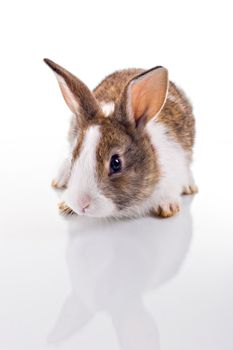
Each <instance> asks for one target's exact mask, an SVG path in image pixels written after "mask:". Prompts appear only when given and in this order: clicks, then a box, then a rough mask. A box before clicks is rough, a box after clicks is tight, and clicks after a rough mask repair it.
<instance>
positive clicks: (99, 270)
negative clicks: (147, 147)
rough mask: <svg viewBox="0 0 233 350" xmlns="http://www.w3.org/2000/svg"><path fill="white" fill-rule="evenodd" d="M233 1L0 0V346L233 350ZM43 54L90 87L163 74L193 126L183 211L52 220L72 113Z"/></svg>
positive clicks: (6, 348)
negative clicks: (155, 70)
mask: <svg viewBox="0 0 233 350" xmlns="http://www.w3.org/2000/svg"><path fill="white" fill-rule="evenodd" d="M231 5H232V4H231V1H226V0H223V1H193V2H191V1H162V0H161V1H147V0H145V1H140V2H139V1H132V2H131V1H128V2H126V1H122V0H118V1H116V2H111V1H103V0H100V1H92V2H91V1H82V2H81V1H69V0H68V1H44V0H41V1H26V0H21V1H5V2H4V3H3V2H2V3H1V5H0V35H1V41H0V43H1V44H0V48H1V54H0V62H1V65H0V120H1V124H0V160H1V163H0V164H1V171H0V179H1V204H0V208H1V209H0V348H1V349H4V350H15V349H17V350H21V349H22V350H29V349H30V350H31V349H33V350H37V349H41V350H42V349H50V348H51V349H52V348H54V343H55V344H57V345H58V348H59V349H62V350H63V349H69V350H71V349H78V348H79V349H84V350H85V349H101V350H105V349H110V348H111V349H114V350H115V349H123V350H131V349H134V350H139V349H144V348H147V349H161V350H184V349H185V350H187V349H189V350H194V349H195V350H196V349H199V350H209V349H211V350H217V349H221V350H232V349H233V326H232V325H233V255H232V251H233V219H232V216H233V214H232V209H233V206H232V203H233V201H232V177H233V170H232V169H233V167H232V159H233V157H232V151H233V140H232V127H233V122H232V114H233V112H232V78H233V68H232V62H233V54H232V32H233V25H232V9H231ZM44 57H48V58H51V59H53V60H54V61H55V62H57V63H59V64H61V65H63V66H64V67H66V68H67V69H69V70H70V71H71V72H73V73H74V74H76V75H77V76H78V77H79V78H81V79H82V80H83V81H84V82H85V83H86V84H87V85H88V86H89V87H91V88H93V87H94V86H95V85H96V84H97V83H98V82H99V81H100V80H101V79H102V78H103V77H104V76H105V75H107V74H109V73H111V72H112V71H114V70H116V69H120V68H127V67H142V68H151V67H154V66H156V65H163V66H165V67H167V68H168V69H169V72H170V78H171V79H172V80H174V81H175V82H176V83H177V84H178V85H180V86H182V87H183V88H184V89H185V91H186V92H187V94H188V96H190V99H191V101H192V103H193V105H194V111H195V115H196V120H197V140H196V147H195V162H194V167H193V169H194V175H195V178H196V182H197V184H198V185H199V188H200V193H199V194H198V195H197V196H196V197H195V198H194V201H193V203H192V205H191V209H190V208H189V206H190V204H189V203H188V202H189V200H188V199H186V201H185V202H184V210H183V212H182V213H181V214H180V216H177V217H176V218H172V219H169V220H167V221H162V222H161V221H159V220H156V219H154V220H151V219H149V218H148V219H141V220H138V221H136V222H129V223H119V224H118V225H119V226H116V227H115V226H114V227H105V226H101V224H96V223H95V222H94V226H93V227H92V224H93V223H92V221H88V222H83V221H80V222H78V223H68V222H65V221H64V220H62V219H61V218H60V217H59V216H58V214H57V207H56V203H57V201H58V198H57V195H56V194H55V193H54V192H53V191H52V190H51V189H50V187H49V185H50V181H51V179H52V177H53V174H54V171H55V169H56V166H57V162H58V161H59V160H60V158H61V157H62V155H61V153H62V151H63V148H64V145H65V137H66V131H67V128H68V120H69V111H68V109H67V107H66V105H65V103H64V101H63V99H62V97H61V95H60V91H59V89H58V86H57V82H56V81H55V79H54V76H53V75H52V73H51V72H50V71H49V69H48V68H47V67H46V66H45V65H44V63H43V62H42V59H43V58H44ZM190 211H191V214H190ZM82 225H83V226H84V228H83V229H82ZM85 225H86V226H85ZM98 225H99V226H98ZM73 226H74V227H73ZM85 227H86V228H85ZM82 230H84V231H85V232H83V233H85V234H83V235H82V234H81V233H82ZM142 231H143V234H142ZM72 232H75V234H74V236H73V235H72ZM152 247H153V249H154V250H153V249H152ZM182 262H183V265H182V266H181V263H182ZM178 270H179V272H178ZM172 277H174V278H173V279H172ZM168 280H169V281H168ZM165 281H167V283H166V284H164V282H165ZM158 287H160V288H158ZM135 291H136V292H135ZM69 295H71V297H70V298H68V296H69ZM77 295H81V299H82V300H84V304H85V303H86V304H87V305H88V310H89V311H90V310H91V311H90V315H89V318H88V320H87V323H88V321H89V323H88V324H87V325H86V327H85V328H84V329H83V330H81V331H78V328H80V327H79V324H81V323H82V322H84V320H85V317H87V315H86V313H85V312H86V311H85V310H83V304H82V303H81V304H80V301H78V298H77ZM142 298H143V302H144V304H143V303H141V304H140V302H139V299H140V300H142ZM63 304H64V308H63V311H61V313H60V316H59V312H60V310H61V307H62V305H63ZM79 304H80V305H79ZM85 315H86V316H85ZM94 316H95V317H94ZM56 320H57V325H56V326H55V328H54V324H56ZM52 330H53V331H52ZM71 333H74V334H73V335H72V336H71V337H70V336H69V335H70V334H71ZM49 334H50V335H49ZM61 339H63V340H61Z"/></svg>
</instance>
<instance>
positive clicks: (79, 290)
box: [49, 198, 192, 350]
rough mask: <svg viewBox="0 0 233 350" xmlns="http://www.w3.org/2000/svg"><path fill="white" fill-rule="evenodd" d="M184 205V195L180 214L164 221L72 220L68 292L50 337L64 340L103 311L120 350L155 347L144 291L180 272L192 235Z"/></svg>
mask: <svg viewBox="0 0 233 350" xmlns="http://www.w3.org/2000/svg"><path fill="white" fill-rule="evenodd" d="M189 205H190V199H189V198H186V199H185V201H184V210H183V212H182V213H181V215H179V216H176V217H173V218H171V219H169V220H166V221H164V220H159V219H158V220H155V219H152V218H141V219H137V220H135V221H119V222H102V221H99V220H98V219H92V220H90V219H88V221H86V219H85V218H78V219H75V220H73V219H72V220H71V221H70V222H69V233H70V242H69V246H68V255H67V260H68V266H69V270H70V278H71V284H72V292H71V295H70V296H69V297H68V298H67V299H66V301H65V302H64V305H63V307H62V310H61V312H60V315H59V317H58V320H57V322H56V325H55V327H54V329H53V331H52V332H51V334H50V336H49V340H50V341H53V342H57V341H59V340H62V339H65V338H68V337H69V336H70V335H71V334H72V333H74V332H76V331H78V330H79V329H80V328H81V327H82V326H84V325H85V324H87V323H88V322H89V321H90V320H91V319H92V318H93V317H94V315H95V314H96V313H97V312H98V311H105V312H107V313H108V314H109V315H110V316H111V319H112V322H113V325H114V328H115V330H116V333H117V336H118V340H119V344H120V346H121V349H123V350H126V349H127V350H131V349H132V350H137V349H144V348H145V349H148V350H149V349H159V340H158V331H157V327H156V325H155V321H154V320H153V318H152V316H151V315H150V313H149V312H148V311H147V309H146V308H145V306H144V304H143V294H144V293H145V292H146V291H149V290H151V289H155V288H157V287H159V286H160V285H161V284H163V283H164V282H166V281H168V280H170V279H171V278H172V277H173V276H174V275H175V274H176V273H177V271H178V270H179V268H180V266H181V263H182V262H183V260H184V257H185V255H186V253H187V250H188V248H189V243H190V239H191V231H192V222H191V216H190V213H189Z"/></svg>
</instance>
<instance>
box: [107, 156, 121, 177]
mask: <svg viewBox="0 0 233 350" xmlns="http://www.w3.org/2000/svg"><path fill="white" fill-rule="evenodd" d="M120 171H121V160H120V157H119V156H118V154H114V155H113V156H112V158H111V161H110V175H112V174H115V173H119V172H120Z"/></svg>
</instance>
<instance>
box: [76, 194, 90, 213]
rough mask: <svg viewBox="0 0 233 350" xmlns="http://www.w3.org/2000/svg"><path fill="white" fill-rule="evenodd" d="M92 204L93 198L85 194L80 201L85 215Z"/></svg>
mask: <svg viewBox="0 0 233 350" xmlns="http://www.w3.org/2000/svg"><path fill="white" fill-rule="evenodd" d="M90 204H91V197H90V196H89V195H88V194H83V195H82V197H81V198H80V200H79V206H80V209H81V211H82V212H83V213H85V211H86V209H87V208H88V207H89V206H90Z"/></svg>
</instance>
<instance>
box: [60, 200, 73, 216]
mask: <svg viewBox="0 0 233 350" xmlns="http://www.w3.org/2000/svg"><path fill="white" fill-rule="evenodd" d="M58 210H59V213H60V214H61V215H77V214H76V213H75V212H74V211H73V210H72V209H71V208H70V207H68V205H66V203H65V202H61V203H59V204H58Z"/></svg>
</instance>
